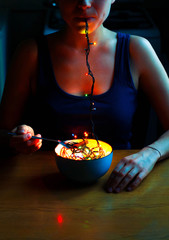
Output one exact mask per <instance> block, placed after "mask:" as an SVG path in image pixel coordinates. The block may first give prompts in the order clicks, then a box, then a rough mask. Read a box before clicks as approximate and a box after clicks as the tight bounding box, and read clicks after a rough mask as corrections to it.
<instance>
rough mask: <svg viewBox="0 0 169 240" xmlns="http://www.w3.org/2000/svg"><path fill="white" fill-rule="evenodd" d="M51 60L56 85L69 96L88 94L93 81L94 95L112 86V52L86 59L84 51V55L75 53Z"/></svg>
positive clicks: (92, 54) (101, 53) (95, 54)
mask: <svg viewBox="0 0 169 240" xmlns="http://www.w3.org/2000/svg"><path fill="white" fill-rule="evenodd" d="M51 59H52V65H53V71H54V75H55V80H56V82H57V84H58V85H59V86H60V88H61V89H62V90H64V91H65V92H67V93H69V94H73V95H77V96H82V95H84V94H86V93H90V92H91V86H92V83H93V81H95V84H94V92H93V93H94V94H95V95H98V94H102V93H104V92H106V91H108V90H109V89H110V87H111V85H112V82H113V76H114V69H115V53H114V52H109V53H106V52H105V53H103V52H99V53H96V52H94V53H91V54H89V56H88V59H86V55H85V51H84V54H83V53H81V54H78V53H75V54H72V55H70V54H69V55H67V56H64V57H62V56H61V55H60V56H59V55H58V56H57V58H56V57H54V55H53V56H52V58H51ZM89 73H90V74H89ZM91 75H92V76H93V77H92V76H91Z"/></svg>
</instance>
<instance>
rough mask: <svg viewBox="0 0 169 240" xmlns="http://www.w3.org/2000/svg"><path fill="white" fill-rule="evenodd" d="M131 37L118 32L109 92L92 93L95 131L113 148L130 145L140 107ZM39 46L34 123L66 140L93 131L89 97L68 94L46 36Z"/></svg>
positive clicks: (48, 134) (38, 128)
mask: <svg viewBox="0 0 169 240" xmlns="http://www.w3.org/2000/svg"><path fill="white" fill-rule="evenodd" d="M129 40H130V36H129V35H128V34H123V33H118V34H117V46H116V54H115V70H114V79H113V83H112V86H111V87H110V89H109V90H108V91H107V92H105V93H103V94H100V95H94V97H93V99H94V103H95V107H96V111H94V112H93V121H94V124H95V134H96V135H97V137H98V139H99V140H102V141H105V142H107V143H109V144H111V145H112V147H113V148H114V149H129V148H130V147H131V144H130V140H131V137H132V123H133V117H134V114H135V111H136V108H137V90H136V89H135V86H134V83H133V79H132V76H131V72H130V65H129ZM38 46H39V70H38V85H37V94H36V103H37V105H36V104H34V105H35V106H36V114H37V116H36V117H35V118H34V120H36V121H34V123H31V124H32V125H33V127H34V128H35V131H36V132H37V133H41V134H42V136H44V137H51V138H55V139H61V140H66V139H72V134H76V135H77V136H78V137H79V138H80V137H82V136H83V133H84V132H85V131H88V132H91V122H90V102H89V99H88V98H87V97H85V96H84V97H83V96H74V95H71V94H68V93H66V92H65V91H63V90H62V89H61V88H60V87H59V85H58V83H57V79H55V75H54V71H53V68H52V62H51V58H50V53H49V49H48V45H47V41H46V39H45V37H43V38H42V39H41V41H39V43H38ZM89 57H90V56H89ZM96 81H97V80H96Z"/></svg>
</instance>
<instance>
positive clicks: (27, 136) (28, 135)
mask: <svg viewBox="0 0 169 240" xmlns="http://www.w3.org/2000/svg"><path fill="white" fill-rule="evenodd" d="M31 136H32V135H31V134H30V133H27V134H25V136H24V137H25V139H27V138H30V137H31Z"/></svg>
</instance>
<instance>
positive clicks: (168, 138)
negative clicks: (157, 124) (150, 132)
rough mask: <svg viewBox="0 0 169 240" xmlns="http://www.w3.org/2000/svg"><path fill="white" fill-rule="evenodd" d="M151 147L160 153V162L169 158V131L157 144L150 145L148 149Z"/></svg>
mask: <svg viewBox="0 0 169 240" xmlns="http://www.w3.org/2000/svg"><path fill="white" fill-rule="evenodd" d="M149 146H150V147H152V149H154V151H157V152H159V159H158V161H161V160H163V159H165V158H167V157H169V130H168V131H166V132H165V133H164V134H162V135H161V136H160V137H159V138H158V139H157V140H156V141H155V142H153V143H152V144H150V145H148V146H147V147H149ZM155 149H156V150H155ZM160 155H161V156H160Z"/></svg>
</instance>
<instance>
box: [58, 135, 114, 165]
mask: <svg viewBox="0 0 169 240" xmlns="http://www.w3.org/2000/svg"><path fill="white" fill-rule="evenodd" d="M79 140H83V139H82V138H78V139H70V140H65V141H64V142H65V143H67V142H69V141H77V142H78V141H79ZM87 140H94V141H96V139H93V138H87ZM98 141H99V142H100V143H104V144H106V145H108V146H109V147H110V149H111V151H110V152H109V153H108V154H107V155H106V156H104V157H102V158H95V159H92V160H87V159H83V160H75V159H72V158H64V157H62V156H60V155H59V154H58V153H57V152H56V148H58V147H59V146H62V145H61V144H60V143H59V144H57V146H56V147H55V149H54V151H55V156H56V157H59V158H61V159H66V160H69V161H76V162H85V161H87V162H90V161H92V162H93V161H97V160H100V159H104V158H105V157H108V156H109V155H111V154H113V147H112V146H111V145H110V144H109V143H107V142H104V141H102V140H98Z"/></svg>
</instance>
